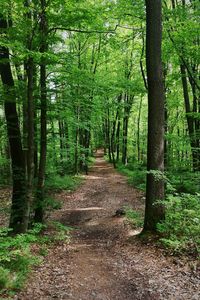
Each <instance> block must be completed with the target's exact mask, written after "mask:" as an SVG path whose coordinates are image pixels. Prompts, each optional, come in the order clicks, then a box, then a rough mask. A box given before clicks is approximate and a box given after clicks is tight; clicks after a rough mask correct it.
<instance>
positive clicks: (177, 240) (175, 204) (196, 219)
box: [157, 194, 200, 254]
mask: <svg viewBox="0 0 200 300" xmlns="http://www.w3.org/2000/svg"><path fill="white" fill-rule="evenodd" d="M199 196H200V194H197V195H191V194H180V195H178V194H177V195H176V196H173V195H170V196H168V199H167V200H166V201H164V205H165V207H166V217H165V220H164V221H163V222H162V223H160V224H158V225H157V226H158V231H159V232H160V233H161V234H162V235H163V237H162V238H161V242H162V243H163V244H164V245H165V246H167V247H169V248H171V249H172V250H173V251H175V252H181V251H187V252H188V253H192V254H193V253H195V254H197V253H198V254H199V253H200V235H199V233H200V197H199Z"/></svg>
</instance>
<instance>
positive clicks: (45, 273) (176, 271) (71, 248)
mask: <svg viewBox="0 0 200 300" xmlns="http://www.w3.org/2000/svg"><path fill="white" fill-rule="evenodd" d="M58 198H59V199H60V200H61V201H62V202H63V206H62V208H61V209H60V210H58V211H56V212H54V213H53V214H52V215H51V217H50V218H51V219H53V220H57V221H59V222H61V223H62V224H64V225H71V226H74V227H75V230H73V232H72V238H71V241H70V243H69V244H68V245H67V244H65V243H63V242H61V243H59V244H57V245H55V246H53V247H52V248H51V249H50V251H49V254H48V256H47V257H46V258H45V259H44V262H43V263H42V264H41V265H39V266H38V267H36V268H35V269H34V270H33V272H32V275H31V277H30V278H29V281H28V283H27V286H26V287H25V289H24V290H23V291H22V292H21V293H20V294H18V296H16V298H15V299H18V300H20V299H21V300H36V299H37V300H39V299H44V300H45V299H46V300H48V299H66V300H67V299H69V300H72V299H73V300H134V299H135V300H139V299H141V300H142V299H143V300H148V299H149V300H150V299H155V300H156V299H176V300H178V299H187V300H188V299H194V300H195V299H196V300H198V299H200V296H199V295H200V290H199V283H200V280H199V277H198V276H197V275H196V273H193V271H191V269H190V268H189V266H188V264H184V263H183V262H182V261H180V260H178V259H173V258H169V257H165V256H164V255H163V254H162V251H161V250H159V249H157V248H156V247H155V246H153V245H150V244H146V245H145V244H143V243H141V242H140V241H139V239H138V238H136V237H132V239H133V240H132V242H130V235H134V234H135V233H136V232H134V231H133V230H131V228H130V226H129V225H128V224H127V223H126V221H125V218H123V217H114V216H113V215H114V214H115V212H116V210H117V209H119V208H121V207H122V206H129V207H132V208H133V209H135V210H140V211H141V210H143V209H144V203H142V200H141V198H142V195H141V194H140V192H138V191H137V190H135V189H134V188H132V187H131V186H129V185H128V184H127V181H126V178H125V177H124V176H122V175H120V174H119V173H117V171H116V170H114V169H113V167H112V165H110V164H108V163H107V162H105V161H104V159H103V153H102V152H101V151H98V152H97V154H96V162H95V165H94V166H93V167H92V168H91V169H90V170H89V175H88V176H86V180H85V183H84V184H83V185H82V186H81V187H80V188H79V189H78V190H76V191H75V192H72V193H66V192H63V193H61V194H60V195H58Z"/></svg>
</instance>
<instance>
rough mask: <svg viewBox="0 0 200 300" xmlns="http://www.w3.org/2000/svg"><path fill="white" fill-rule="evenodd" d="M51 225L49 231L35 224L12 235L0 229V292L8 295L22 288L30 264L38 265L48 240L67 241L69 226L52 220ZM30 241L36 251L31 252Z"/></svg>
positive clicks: (53, 241)
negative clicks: (24, 231)
mask: <svg viewBox="0 0 200 300" xmlns="http://www.w3.org/2000/svg"><path fill="white" fill-rule="evenodd" d="M52 227H53V231H50V233H49V229H50V228H47V227H46V226H44V225H42V224H40V223H37V224H35V225H34V227H33V228H32V229H30V230H29V231H28V232H27V233H26V234H18V235H16V236H11V235H9V234H10V233H12V230H10V229H8V228H0V295H3V294H10V293H12V292H13V291H16V290H19V289H21V288H22V287H23V285H24V282H25V280H26V278H27V275H28V273H29V272H30V270H31V267H32V266H33V265H37V264H39V263H40V262H41V261H42V257H44V256H46V255H47V254H48V248H47V245H48V244H49V243H56V242H59V241H62V242H67V243H68V242H69V238H70V236H69V232H70V231H71V230H72V228H71V227H67V226H64V225H62V224H61V223H59V222H53V223H52ZM45 230H47V232H48V235H47V236H46V234H45ZM42 231H44V234H42ZM32 244H37V245H38V247H39V251H38V254H35V253H34V254H33V253H32V252H31V245H32Z"/></svg>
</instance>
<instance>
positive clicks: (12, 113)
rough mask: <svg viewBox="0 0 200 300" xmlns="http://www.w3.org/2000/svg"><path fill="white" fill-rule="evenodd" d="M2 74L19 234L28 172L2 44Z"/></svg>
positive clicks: (1, 22) (1, 24)
mask: <svg viewBox="0 0 200 300" xmlns="http://www.w3.org/2000/svg"><path fill="white" fill-rule="evenodd" d="M0 28H1V29H2V30H4V31H5V32H6V29H7V22H6V20H5V19H4V18H3V17H2V16H0ZM0 75H1V79H2V83H3V86H4V97H5V100H4V101H5V104H4V107H5V116H6V124H7V134H8V140H9V145H10V156H11V167H12V182H13V191H12V205H11V214H10V224H9V227H10V228H12V229H13V234H17V233H23V232H25V231H26V230H27V224H26V222H25V215H26V206H27V205H26V204H27V197H26V176H25V173H26V172H25V161H24V153H23V150H22V142H21V133H20V127H19V119H18V115H17V109H16V95H15V87H14V80H13V77H12V71H11V66H10V62H9V50H8V48H6V47H2V46H1V47H0Z"/></svg>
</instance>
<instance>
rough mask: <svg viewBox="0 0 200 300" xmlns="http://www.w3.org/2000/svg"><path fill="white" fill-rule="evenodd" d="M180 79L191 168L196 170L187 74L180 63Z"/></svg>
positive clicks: (193, 131)
mask: <svg viewBox="0 0 200 300" xmlns="http://www.w3.org/2000/svg"><path fill="white" fill-rule="evenodd" d="M180 69H181V79H182V85H183V96H184V102H185V111H186V119H187V125H188V132H189V137H190V145H191V151H192V162H193V170H194V171H196V170H198V159H197V151H196V149H195V147H196V143H195V128H194V126H195V124H194V122H193V118H192V116H191V115H190V113H191V108H190V97H189V92H188V84H187V75H186V70H185V66H184V65H182V64H181V66H180Z"/></svg>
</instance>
